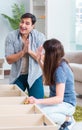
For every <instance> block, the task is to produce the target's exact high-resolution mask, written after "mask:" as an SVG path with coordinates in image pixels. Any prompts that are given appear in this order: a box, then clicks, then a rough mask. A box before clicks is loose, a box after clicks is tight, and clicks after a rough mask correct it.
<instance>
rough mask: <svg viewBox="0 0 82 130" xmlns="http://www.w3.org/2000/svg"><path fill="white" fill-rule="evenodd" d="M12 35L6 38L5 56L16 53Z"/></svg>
mask: <svg viewBox="0 0 82 130" xmlns="http://www.w3.org/2000/svg"><path fill="white" fill-rule="evenodd" d="M12 39H13V38H12V35H8V36H7V37H6V40H5V57H7V56H9V55H11V54H13V53H14V46H13V40H12Z"/></svg>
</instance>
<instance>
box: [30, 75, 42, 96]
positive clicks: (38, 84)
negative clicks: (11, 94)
mask: <svg viewBox="0 0 82 130" xmlns="http://www.w3.org/2000/svg"><path fill="white" fill-rule="evenodd" d="M28 92H29V96H34V97H35V98H44V89H43V80H42V76H41V77H39V78H38V79H37V80H36V81H35V82H34V84H33V85H32V87H31V88H30V89H29V91H28Z"/></svg>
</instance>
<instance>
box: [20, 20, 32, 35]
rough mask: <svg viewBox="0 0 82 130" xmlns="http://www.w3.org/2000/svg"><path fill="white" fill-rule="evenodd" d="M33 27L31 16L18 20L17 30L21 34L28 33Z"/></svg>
mask: <svg viewBox="0 0 82 130" xmlns="http://www.w3.org/2000/svg"><path fill="white" fill-rule="evenodd" d="M33 28H34V25H32V21H31V18H23V19H21V21H20V24H19V30H20V33H21V34H23V35H28V34H29V32H31V30H32V29H33Z"/></svg>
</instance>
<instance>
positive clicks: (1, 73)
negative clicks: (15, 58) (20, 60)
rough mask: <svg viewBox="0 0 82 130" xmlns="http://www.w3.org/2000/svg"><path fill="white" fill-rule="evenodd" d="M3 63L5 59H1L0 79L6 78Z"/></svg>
mask: <svg viewBox="0 0 82 130" xmlns="http://www.w3.org/2000/svg"><path fill="white" fill-rule="evenodd" d="M3 63H4V59H0V79H4V69H3Z"/></svg>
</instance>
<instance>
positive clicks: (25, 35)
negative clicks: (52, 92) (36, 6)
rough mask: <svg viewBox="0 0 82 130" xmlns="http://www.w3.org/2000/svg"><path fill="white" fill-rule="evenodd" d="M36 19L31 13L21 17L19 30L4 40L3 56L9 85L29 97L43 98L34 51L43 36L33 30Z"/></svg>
mask: <svg viewBox="0 0 82 130" xmlns="http://www.w3.org/2000/svg"><path fill="white" fill-rule="evenodd" d="M35 22H36V17H35V16H34V15H32V14H31V13H25V14H23V15H22V16H21V20H20V24H19V29H18V30H14V31H12V32H10V33H9V34H8V36H7V38H6V44H5V56H6V60H7V62H8V63H9V64H12V66H11V73H10V83H13V84H17V85H18V86H19V87H20V88H21V89H22V90H23V91H25V90H26V88H27V90H28V94H29V96H34V97H36V98H43V97H44V90H43V83H42V71H41V68H40V66H39V64H38V62H37V58H36V51H37V48H38V47H39V46H42V44H43V43H44V41H45V36H44V34H42V33H41V32H38V31H37V30H36V29H34V25H35Z"/></svg>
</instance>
